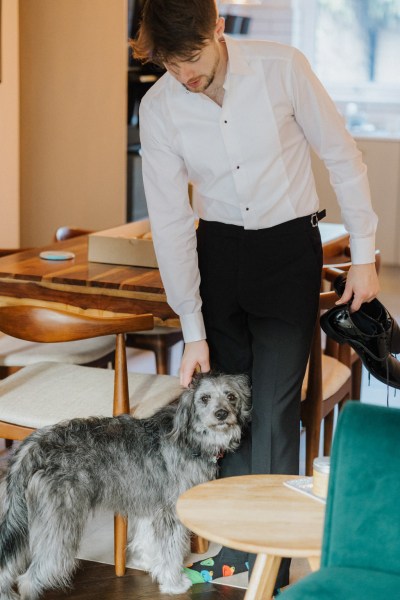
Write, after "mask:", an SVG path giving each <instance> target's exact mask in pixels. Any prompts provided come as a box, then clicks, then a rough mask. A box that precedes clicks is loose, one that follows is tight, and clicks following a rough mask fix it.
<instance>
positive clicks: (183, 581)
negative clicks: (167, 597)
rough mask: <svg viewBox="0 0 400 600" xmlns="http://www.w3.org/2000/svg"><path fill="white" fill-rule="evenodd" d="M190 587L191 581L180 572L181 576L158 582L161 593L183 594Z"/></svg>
mask: <svg viewBox="0 0 400 600" xmlns="http://www.w3.org/2000/svg"><path fill="white" fill-rule="evenodd" d="M190 587H192V582H191V581H190V579H188V577H186V575H184V574H183V573H182V575H181V577H180V578H179V579H177V580H174V581H171V582H164V583H160V592H161V593H162V594H183V593H184V592H187V591H188V589H189V588H190Z"/></svg>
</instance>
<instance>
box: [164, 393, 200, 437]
mask: <svg viewBox="0 0 400 600" xmlns="http://www.w3.org/2000/svg"><path fill="white" fill-rule="evenodd" d="M194 390H195V388H192V387H189V388H187V389H186V390H185V391H184V392H182V394H181V396H180V398H179V400H178V406H177V409H176V413H175V415H174V423H173V427H172V430H171V432H170V436H171V439H172V440H173V441H174V442H175V443H179V441H180V440H181V441H182V440H184V437H185V432H187V430H188V428H189V426H190V420H191V418H192V406H193V398H194Z"/></svg>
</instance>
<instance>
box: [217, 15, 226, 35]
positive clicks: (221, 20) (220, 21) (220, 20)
mask: <svg viewBox="0 0 400 600" xmlns="http://www.w3.org/2000/svg"><path fill="white" fill-rule="evenodd" d="M224 31H225V19H224V17H218V19H217V25H216V27H215V35H216V36H217V38H218V39H219V38H220V37H222V35H223V33H224Z"/></svg>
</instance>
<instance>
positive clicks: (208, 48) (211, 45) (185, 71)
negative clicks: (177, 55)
mask: <svg viewBox="0 0 400 600" xmlns="http://www.w3.org/2000/svg"><path fill="white" fill-rule="evenodd" d="M219 64H220V50H219V46H218V42H217V41H216V40H215V39H213V40H210V41H209V42H207V43H206V44H205V45H204V46H203V48H202V49H201V50H196V51H195V52H194V53H193V54H192V55H191V56H190V57H189V58H187V59H186V60H182V59H180V60H179V59H176V60H171V61H168V62H166V63H164V66H165V68H166V69H167V71H168V72H169V73H170V74H171V75H172V76H173V77H174V78H175V79H176V80H177V81H179V83H181V84H182V85H183V86H184V87H185V88H186V89H187V90H189V92H194V93H199V92H204V91H205V90H206V89H207V88H208V87H209V86H210V85H211V84H212V82H213V81H214V78H215V74H216V72H217V69H218V66H219Z"/></svg>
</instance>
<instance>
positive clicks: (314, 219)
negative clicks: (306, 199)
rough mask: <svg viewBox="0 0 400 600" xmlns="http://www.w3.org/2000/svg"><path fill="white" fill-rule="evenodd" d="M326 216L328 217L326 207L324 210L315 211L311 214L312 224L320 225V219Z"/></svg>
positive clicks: (314, 225)
mask: <svg viewBox="0 0 400 600" xmlns="http://www.w3.org/2000/svg"><path fill="white" fill-rule="evenodd" d="M325 217H326V210H325V208H324V209H322V210H320V211H318V212H316V213H313V214H312V215H311V216H310V219H311V225H312V226H313V227H318V221H321V219H325ZM304 218H305V219H308V217H304Z"/></svg>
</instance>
